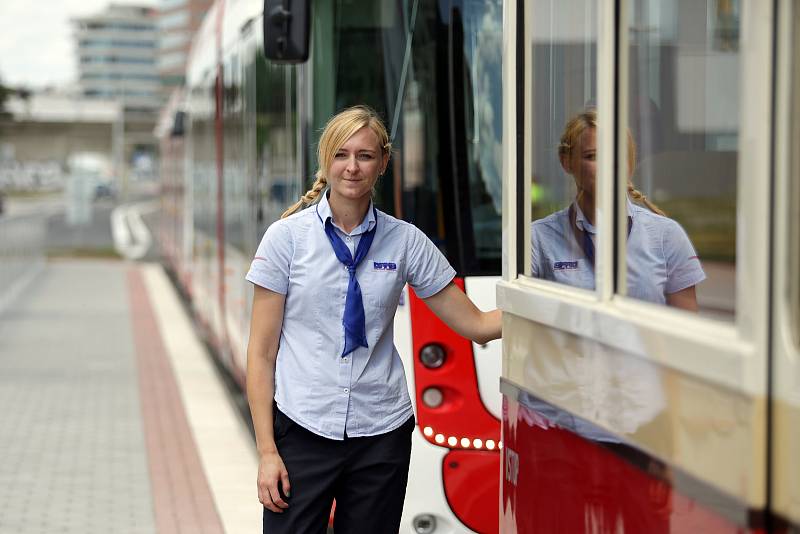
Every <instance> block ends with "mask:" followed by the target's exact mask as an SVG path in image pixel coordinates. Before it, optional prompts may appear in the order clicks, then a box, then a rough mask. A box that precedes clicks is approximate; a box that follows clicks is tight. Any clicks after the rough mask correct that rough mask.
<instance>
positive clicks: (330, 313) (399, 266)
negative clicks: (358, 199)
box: [246, 192, 456, 439]
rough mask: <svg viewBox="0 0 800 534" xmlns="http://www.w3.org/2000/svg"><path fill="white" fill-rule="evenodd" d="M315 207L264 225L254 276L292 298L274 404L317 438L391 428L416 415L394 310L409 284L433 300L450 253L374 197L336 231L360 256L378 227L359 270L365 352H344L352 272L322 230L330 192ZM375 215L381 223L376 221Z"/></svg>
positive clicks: (447, 274)
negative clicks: (378, 207)
mask: <svg viewBox="0 0 800 534" xmlns="http://www.w3.org/2000/svg"><path fill="white" fill-rule="evenodd" d="M321 197H322V198H321V200H320V201H319V203H318V204H316V205H313V206H310V207H309V208H306V209H305V210H303V211H301V212H299V213H296V214H294V215H292V216H290V217H287V218H285V219H281V220H279V221H277V222H275V223H273V224H272V225H270V227H269V228H267V231H266V233H265V234H264V237H263V239H262V240H261V244H260V245H259V247H258V251H257V252H256V257H255V259H254V260H253V263H252V264H251V266H250V271H249V272H248V273H247V277H246V278H247V280H249V281H251V282H253V283H254V284H258V285H259V286H262V287H264V288H266V289H269V290H271V291H275V292H277V293H281V294H283V295H286V301H285V306H284V314H283V325H282V327H281V338H280V347H279V348H278V357H277V361H276V364H275V401H276V402H277V404H278V408H279V409H280V410H281V411H282V412H283V413H285V414H286V415H287V416H289V418H291V419H292V420H293V421H295V422H297V423H298V424H300V425H301V426H303V427H305V428H306V429H308V430H310V431H311V432H314V433H315V434H318V435H320V436H323V437H326V438H330V439H343V438H344V434H345V431H346V432H347V435H348V436H349V437H357V436H373V435H378V434H384V433H386V432H389V431H391V430H394V429H395V428H397V427H399V426H400V425H402V424H403V423H404V422H406V421H407V420H408V418H409V417H411V416H412V415H413V410H412V406H411V399H410V398H409V396H408V386H407V385H406V377H405V373H404V371H403V364H402V362H401V360H400V355H399V354H398V353H397V349H396V348H395V346H394V314H395V311H396V310H397V305H398V302H399V300H400V294H401V292H402V290H403V286H405V284H406V283H408V284H410V285H411V287H412V288H414V291H415V292H416V293H417V295H418V296H419V297H421V298H427V297H430V296H432V295H435V294H436V293H438V292H439V291H441V290H442V289H443V288H444V287H445V286H447V284H449V283H450V281H451V280H452V279H453V277H454V276H455V274H456V273H455V270H453V268H452V267H451V266H450V264H449V263H448V262H447V260H446V259H445V257H444V255H443V254H442V253H441V252H440V251H439V249H437V248H436V246H435V245H434V244H433V243H432V242H431V241H430V240H429V239H428V238H427V236H426V235H425V234H424V233H423V232H422V231H421V230H419V229H418V228H416V227H415V226H413V225H411V224H409V223H407V222H404V221H401V220H398V219H395V218H394V217H391V216H389V215H387V214H385V213H383V212H381V211H377V212H374V211H373V206H372V203H371V202H370V207H369V210H368V211H367V216H366V217H365V218H364V220H363V221H362V223H361V224H360V225H359V226H357V227H356V228H354V229H353V231H352V232H350V233H346V232H344V231H343V230H342V229H341V228H339V227H338V226H336V224H335V223H334V228H335V231H336V233H337V234H338V235H339V237H341V238H342V241H343V242H344V243H345V244H346V245H347V247H348V248H349V249H350V253H351V254H355V249H356V246H358V241H359V240H360V239H361V236H362V235H363V234H364V233H365V232H367V231H368V230H370V229H372V227H373V226H375V224H377V225H378V228H377V230H376V232H375V238H374V240H373V242H372V246H371V247H370V249H369V253H368V254H367V256H366V258H365V259H364V260H363V261H362V262H361V263H360V264H359V266H358V269H357V270H356V276H357V278H358V283H359V285H360V286H361V293H362V296H363V302H364V314H365V317H366V331H367V343H368V345H369V347H368V348H365V347H359V348H357V349H356V350H355V351H354V352H352V353H350V354H348V355H347V356H345V357H344V358H343V357H342V356H341V354H342V350H343V348H344V326H343V324H342V315H343V313H344V303H345V296H346V295H347V284H348V280H349V275H348V271H347V267H345V266H344V265H343V264H342V263H340V262H339V260H338V259H337V258H336V255H335V254H334V252H333V248H332V247H331V243H330V241H329V240H328V237H327V236H326V235H325V228H324V221H325V220H326V219H327V218H329V217H331V209H330V205H329V204H328V199H327V192H326V194H323V195H321ZM375 213H377V220H376V219H375Z"/></svg>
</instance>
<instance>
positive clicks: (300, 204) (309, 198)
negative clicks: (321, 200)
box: [281, 170, 328, 219]
mask: <svg viewBox="0 0 800 534" xmlns="http://www.w3.org/2000/svg"><path fill="white" fill-rule="evenodd" d="M327 186H328V179H327V178H326V177H325V173H323V172H322V170H319V171H317V179H316V180H315V181H314V185H312V186H311V189H309V190H308V191H306V194H305V195H303V196H301V197H300V200H298V201H297V202H295V203H294V204H292V205H291V206H289V208H288V209H287V210H286V211H284V212H283V215H281V219H285V218H286V217H288V216H289V215H292V214H294V213H297V212H298V211H300V210H301V209H303V208H305V207H306V206H310V205H311V204H313V203H314V201H315V200H317V197H319V194H320V193H322V191H323V190H324V189H325V188H326V187H327Z"/></svg>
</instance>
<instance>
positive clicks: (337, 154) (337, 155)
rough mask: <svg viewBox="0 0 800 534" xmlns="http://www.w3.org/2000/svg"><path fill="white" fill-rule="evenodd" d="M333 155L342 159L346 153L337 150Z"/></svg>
mask: <svg viewBox="0 0 800 534" xmlns="http://www.w3.org/2000/svg"><path fill="white" fill-rule="evenodd" d="M333 157H334V158H336V159H342V158H346V157H347V154H345V153H344V152H337V153H336V155H335V156H333Z"/></svg>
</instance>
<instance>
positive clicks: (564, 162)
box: [558, 154, 573, 174]
mask: <svg viewBox="0 0 800 534" xmlns="http://www.w3.org/2000/svg"><path fill="white" fill-rule="evenodd" d="M569 156H570V155H569V154H559V155H558V160H559V161H560V162H561V168H563V169H564V172H566V173H567V174H573V173H572V165H571V164H570V161H569V159H570V158H569Z"/></svg>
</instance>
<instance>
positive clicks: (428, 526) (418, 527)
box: [412, 514, 436, 534]
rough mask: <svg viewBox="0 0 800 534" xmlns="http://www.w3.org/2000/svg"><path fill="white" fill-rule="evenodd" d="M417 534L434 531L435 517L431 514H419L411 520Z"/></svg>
mask: <svg viewBox="0 0 800 534" xmlns="http://www.w3.org/2000/svg"><path fill="white" fill-rule="evenodd" d="M412 523H413V525H414V532H416V533H417V534H432V533H433V532H434V531H436V517H435V516H433V515H431V514H419V515H418V516H414V519H413V521H412Z"/></svg>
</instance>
